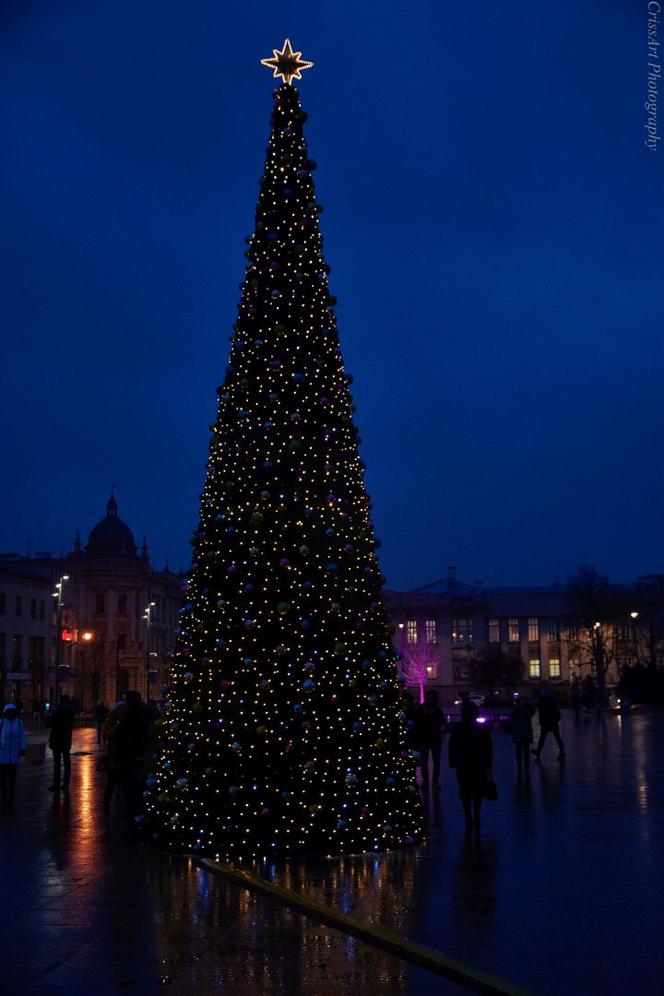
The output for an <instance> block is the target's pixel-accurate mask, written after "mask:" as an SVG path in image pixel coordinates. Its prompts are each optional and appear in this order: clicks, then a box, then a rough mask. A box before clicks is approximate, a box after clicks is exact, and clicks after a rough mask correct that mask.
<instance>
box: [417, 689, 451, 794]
mask: <svg viewBox="0 0 664 996" xmlns="http://www.w3.org/2000/svg"><path fill="white" fill-rule="evenodd" d="M444 725H445V714H444V712H443V710H442V709H441V708H440V706H439V705H438V692H435V691H434V690H433V688H430V689H429V691H427V692H425V693H424V702H423V703H422V705H421V706H420V710H419V717H418V728H419V739H420V765H421V768H422V788H423V789H428V788H429V755H431V760H432V766H433V771H432V775H433V787H434V788H437V789H439V788H440V751H441V748H442V743H443V727H444Z"/></svg>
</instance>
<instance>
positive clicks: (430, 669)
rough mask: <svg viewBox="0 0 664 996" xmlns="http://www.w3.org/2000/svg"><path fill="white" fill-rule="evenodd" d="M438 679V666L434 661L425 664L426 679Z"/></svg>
mask: <svg viewBox="0 0 664 996" xmlns="http://www.w3.org/2000/svg"><path fill="white" fill-rule="evenodd" d="M437 677H438V665H437V664H436V662H435V661H432V662H431V663H430V664H427V678H437Z"/></svg>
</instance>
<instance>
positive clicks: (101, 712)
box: [95, 700, 109, 744]
mask: <svg viewBox="0 0 664 996" xmlns="http://www.w3.org/2000/svg"><path fill="white" fill-rule="evenodd" d="M108 716H109V708H108V706H106V705H104V703H103V702H102V701H101V700H100V701H99V702H98V703H97V707H96V709H95V722H96V724H97V743H98V744H101V742H102V740H103V737H104V723H105V722H106V720H107V719H108Z"/></svg>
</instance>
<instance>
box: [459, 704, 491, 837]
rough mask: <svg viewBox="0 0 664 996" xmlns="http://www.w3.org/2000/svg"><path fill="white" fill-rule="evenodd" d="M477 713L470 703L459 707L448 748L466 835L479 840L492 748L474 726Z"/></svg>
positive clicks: (483, 730)
mask: <svg viewBox="0 0 664 996" xmlns="http://www.w3.org/2000/svg"><path fill="white" fill-rule="evenodd" d="M478 714H479V709H478V708H477V706H476V705H475V703H474V702H464V703H463V705H462V706H461V720H460V722H458V723H455V724H454V726H453V727H452V733H451V735H450V746H449V761H450V768H456V776H457V783H458V785H459V796H460V798H461V802H462V803H463V811H464V815H465V817H466V834H467V835H470V834H471V833H473V832H474V833H475V836H476V837H479V836H480V827H481V813H482V800H483V798H484V797H485V793H486V791H487V787H488V784H489V782H490V780H491V765H492V764H493V744H492V742H491V734H490V733H489V731H488V730H487V729H486V728H485V727H484V726H481V725H479V724H478V722H477V717H478Z"/></svg>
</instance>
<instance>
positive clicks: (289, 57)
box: [261, 38, 313, 83]
mask: <svg viewBox="0 0 664 996" xmlns="http://www.w3.org/2000/svg"><path fill="white" fill-rule="evenodd" d="M272 51H273V53H274V58H273V59H261V66H267V67H268V69H274V73H273V74H272V75H273V76H274V78H275V79H277V78H278V77H279V76H280V77H281V78H282V80H283V81H284V83H290V81H291V80H301V79H302V70H303V69H311V67H312V66H313V62H305V61H304V60H303V59H301V58H300V56H301V55H302V53H301V52H294V51H293V49H292V48H291V43H290V38H287V39H286V41H285V42H284V47H283V48H282V50H281V52H280V51H279V49H278V48H273V49H272Z"/></svg>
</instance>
